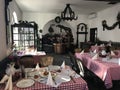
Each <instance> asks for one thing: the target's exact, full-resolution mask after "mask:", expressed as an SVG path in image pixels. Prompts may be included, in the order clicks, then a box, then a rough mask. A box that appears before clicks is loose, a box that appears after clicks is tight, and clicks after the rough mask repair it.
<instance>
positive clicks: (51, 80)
mask: <svg viewBox="0 0 120 90" xmlns="http://www.w3.org/2000/svg"><path fill="white" fill-rule="evenodd" d="M46 84H47V85H50V86H52V87H57V85H56V84H55V80H54V81H53V78H52V75H51V72H49V74H48V79H47V83H46Z"/></svg>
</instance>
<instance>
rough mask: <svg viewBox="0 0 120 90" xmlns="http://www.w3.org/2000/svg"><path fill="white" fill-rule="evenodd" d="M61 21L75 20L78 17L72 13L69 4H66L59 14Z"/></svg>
mask: <svg viewBox="0 0 120 90" xmlns="http://www.w3.org/2000/svg"><path fill="white" fill-rule="evenodd" d="M61 19H63V20H71V21H72V20H77V19H78V17H76V16H75V13H74V11H72V9H71V7H70V4H66V7H65V9H64V11H63V12H61Z"/></svg>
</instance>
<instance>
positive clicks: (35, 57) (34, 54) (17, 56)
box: [8, 51, 46, 64]
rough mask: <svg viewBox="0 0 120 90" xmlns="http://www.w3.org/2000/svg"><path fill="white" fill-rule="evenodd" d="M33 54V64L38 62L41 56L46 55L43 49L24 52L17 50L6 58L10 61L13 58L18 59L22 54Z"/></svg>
mask: <svg viewBox="0 0 120 90" xmlns="http://www.w3.org/2000/svg"><path fill="white" fill-rule="evenodd" d="M29 55H31V56H33V59H34V64H36V63H38V62H39V61H40V60H41V58H42V57H44V56H46V53H45V51H37V52H25V51H17V52H16V53H15V54H14V53H11V54H10V55H9V56H8V58H9V59H10V60H11V61H14V60H16V61H17V60H19V59H20V57H22V56H29Z"/></svg>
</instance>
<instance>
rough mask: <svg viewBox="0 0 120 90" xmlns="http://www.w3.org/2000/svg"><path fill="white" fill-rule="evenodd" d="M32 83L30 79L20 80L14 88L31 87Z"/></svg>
mask: <svg viewBox="0 0 120 90" xmlns="http://www.w3.org/2000/svg"><path fill="white" fill-rule="evenodd" d="M34 83H35V82H34V80H32V79H22V80H20V81H18V82H17V84H16V86H17V87H19V88H26V87H30V86H32V85H33V84H34Z"/></svg>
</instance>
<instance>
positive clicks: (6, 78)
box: [0, 75, 9, 83]
mask: <svg viewBox="0 0 120 90" xmlns="http://www.w3.org/2000/svg"><path fill="white" fill-rule="evenodd" d="M8 78H9V77H8V75H4V77H3V78H2V79H1V81H0V83H5V81H7V80H8Z"/></svg>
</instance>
